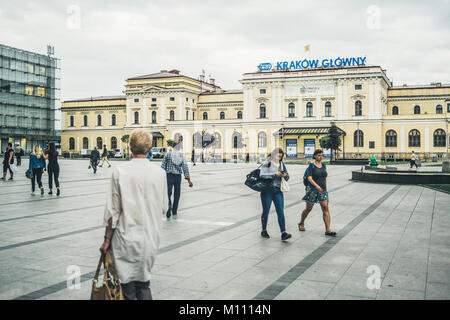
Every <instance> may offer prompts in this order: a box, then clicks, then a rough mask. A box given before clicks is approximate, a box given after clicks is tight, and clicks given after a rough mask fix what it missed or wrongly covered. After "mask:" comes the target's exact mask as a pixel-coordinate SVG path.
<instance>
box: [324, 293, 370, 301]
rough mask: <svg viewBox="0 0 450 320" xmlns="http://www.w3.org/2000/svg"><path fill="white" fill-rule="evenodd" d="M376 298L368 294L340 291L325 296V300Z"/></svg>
mask: <svg viewBox="0 0 450 320" xmlns="http://www.w3.org/2000/svg"><path fill="white" fill-rule="evenodd" d="M374 299H375V298H373V297H368V296H365V297H360V296H352V295H348V294H340V293H331V294H329V295H328V296H327V297H326V298H325V300H374Z"/></svg>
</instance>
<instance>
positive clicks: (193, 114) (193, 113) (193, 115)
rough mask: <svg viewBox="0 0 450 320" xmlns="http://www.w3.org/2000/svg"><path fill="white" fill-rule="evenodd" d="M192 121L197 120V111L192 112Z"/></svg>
mask: <svg viewBox="0 0 450 320" xmlns="http://www.w3.org/2000/svg"><path fill="white" fill-rule="evenodd" d="M192 120H195V111H192Z"/></svg>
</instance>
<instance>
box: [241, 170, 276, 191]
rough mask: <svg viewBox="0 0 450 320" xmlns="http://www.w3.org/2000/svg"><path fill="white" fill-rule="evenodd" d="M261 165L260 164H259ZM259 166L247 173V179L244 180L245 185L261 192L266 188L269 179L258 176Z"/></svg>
mask: <svg viewBox="0 0 450 320" xmlns="http://www.w3.org/2000/svg"><path fill="white" fill-rule="evenodd" d="M261 166H262V165H261ZM261 166H259V167H258V168H257V169H255V170H253V171H252V172H250V173H249V174H247V179H246V180H245V185H246V186H247V187H249V188H250V189H252V190H255V191H258V192H261V191H264V190H265V189H267V188H268V186H269V182H271V181H270V180H269V181H268V180H263V179H261V178H260V177H259V173H260V171H261V170H260V169H259V168H261Z"/></svg>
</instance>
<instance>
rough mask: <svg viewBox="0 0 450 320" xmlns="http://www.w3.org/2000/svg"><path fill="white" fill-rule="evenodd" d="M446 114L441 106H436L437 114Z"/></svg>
mask: <svg viewBox="0 0 450 320" xmlns="http://www.w3.org/2000/svg"><path fill="white" fill-rule="evenodd" d="M443 112H444V109H443V108H442V106H441V105H440V104H438V105H437V106H436V114H442V113H443Z"/></svg>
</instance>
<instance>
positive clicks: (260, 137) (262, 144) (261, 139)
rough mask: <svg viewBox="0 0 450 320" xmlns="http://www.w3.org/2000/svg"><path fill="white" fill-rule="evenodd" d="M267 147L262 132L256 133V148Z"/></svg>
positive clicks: (264, 134)
mask: <svg viewBox="0 0 450 320" xmlns="http://www.w3.org/2000/svg"><path fill="white" fill-rule="evenodd" d="M266 147H267V135H266V133H265V132H264V131H261V132H260V133H258V148H266Z"/></svg>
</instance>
